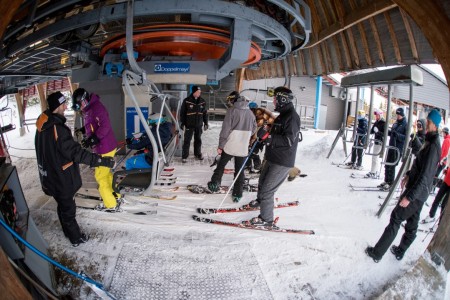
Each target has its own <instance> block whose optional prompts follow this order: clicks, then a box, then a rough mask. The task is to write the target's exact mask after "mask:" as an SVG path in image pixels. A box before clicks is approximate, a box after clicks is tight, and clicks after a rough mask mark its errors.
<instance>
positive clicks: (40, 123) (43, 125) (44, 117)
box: [36, 109, 66, 132]
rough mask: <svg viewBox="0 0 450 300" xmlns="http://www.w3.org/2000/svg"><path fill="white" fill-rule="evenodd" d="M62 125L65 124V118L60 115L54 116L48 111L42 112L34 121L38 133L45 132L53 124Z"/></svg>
mask: <svg viewBox="0 0 450 300" xmlns="http://www.w3.org/2000/svg"><path fill="white" fill-rule="evenodd" d="M58 123H59V124H64V123H66V117H64V116H62V115H60V114H54V113H52V112H50V110H48V109H47V110H46V111H44V112H43V113H42V114H40V116H39V117H38V119H37V120H36V129H37V130H38V131H39V132H42V131H44V130H47V129H48V128H51V127H53V125H55V124H58Z"/></svg>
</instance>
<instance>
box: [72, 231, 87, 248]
mask: <svg viewBox="0 0 450 300" xmlns="http://www.w3.org/2000/svg"><path fill="white" fill-rule="evenodd" d="M87 241H89V236H88V235H86V234H84V233H82V234H81V236H80V238H79V239H78V240H76V241H74V242H72V247H78V246H79V245H80V244H83V243H86V242H87Z"/></svg>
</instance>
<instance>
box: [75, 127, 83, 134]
mask: <svg viewBox="0 0 450 300" xmlns="http://www.w3.org/2000/svg"><path fill="white" fill-rule="evenodd" d="M80 133H81V134H85V133H86V128H84V127H81V128H75V134H80Z"/></svg>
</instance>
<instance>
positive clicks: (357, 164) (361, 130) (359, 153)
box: [346, 110, 367, 170]
mask: <svg viewBox="0 0 450 300" xmlns="http://www.w3.org/2000/svg"><path fill="white" fill-rule="evenodd" d="M365 115H366V112H365V111H364V110H359V111H358V127H357V128H356V140H355V142H354V143H353V147H352V159H351V161H350V162H348V163H347V164H346V165H347V166H349V167H350V168H353V169H356V170H362V166H361V164H362V157H363V151H364V148H363V147H364V143H365V142H366V136H367V120H366V118H365ZM356 158H358V161H356Z"/></svg>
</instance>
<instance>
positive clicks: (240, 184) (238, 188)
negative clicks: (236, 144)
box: [211, 151, 245, 197]
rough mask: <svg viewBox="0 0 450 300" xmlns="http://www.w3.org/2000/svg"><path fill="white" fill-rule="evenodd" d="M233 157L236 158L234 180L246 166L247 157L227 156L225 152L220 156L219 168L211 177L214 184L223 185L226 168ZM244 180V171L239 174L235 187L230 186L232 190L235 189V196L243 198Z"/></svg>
mask: <svg viewBox="0 0 450 300" xmlns="http://www.w3.org/2000/svg"><path fill="white" fill-rule="evenodd" d="M233 157H234V178H236V175H237V173H238V172H239V170H240V169H241V167H242V165H243V164H244V161H245V156H244V157H241V156H233V155H230V154H227V153H225V152H224V151H223V152H222V154H221V155H220V160H219V162H218V163H217V167H216V169H215V170H214V173H213V175H212V177H211V181H212V182H215V183H217V184H218V185H221V183H222V176H223V172H224V170H225V166H226V165H227V163H228V162H229V161H230V160H231V159H232V158H233ZM244 178H245V176H244V170H242V171H241V173H240V174H239V177H238V179H236V182H235V183H234V187H231V186H230V188H233V196H236V197H242V192H243V190H244Z"/></svg>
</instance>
